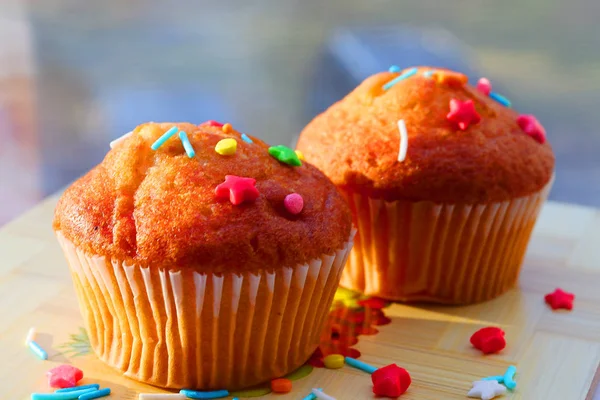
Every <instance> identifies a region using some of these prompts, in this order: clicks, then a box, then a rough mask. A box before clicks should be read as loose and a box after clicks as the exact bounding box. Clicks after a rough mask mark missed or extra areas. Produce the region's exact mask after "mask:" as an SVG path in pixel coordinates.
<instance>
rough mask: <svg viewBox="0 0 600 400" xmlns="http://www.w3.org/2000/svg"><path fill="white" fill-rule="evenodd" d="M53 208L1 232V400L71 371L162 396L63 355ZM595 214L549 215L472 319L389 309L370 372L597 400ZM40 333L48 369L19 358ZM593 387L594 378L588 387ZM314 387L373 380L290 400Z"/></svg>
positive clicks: (26, 356)
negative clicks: (476, 344)
mask: <svg viewBox="0 0 600 400" xmlns="http://www.w3.org/2000/svg"><path fill="white" fill-rule="evenodd" d="M55 202H56V197H53V198H50V199H48V200H46V201H44V202H43V203H41V204H40V205H39V206H37V207H35V208H34V209H32V210H31V211H29V212H27V213H26V214H24V215H23V216H21V217H20V218H18V219H16V220H14V221H13V222H11V223H9V224H7V225H6V226H5V227H4V228H2V229H1V230H0V254H1V255H2V262H1V263H0V293H1V295H0V321H2V322H1V324H0V354H3V358H2V362H1V363H0V377H1V381H2V385H1V386H0V395H1V396H0V397H1V398H2V399H11V400H12V399H28V398H29V395H30V393H32V392H47V391H48V387H47V383H46V378H45V372H46V371H47V370H48V369H50V368H51V367H53V366H56V365H59V364H61V363H65V362H70V363H72V364H74V365H75V366H78V367H80V368H81V369H83V370H84V372H85V374H86V378H85V382H98V383H100V384H101V385H103V386H108V387H111V388H112V390H113V395H112V396H111V398H117V399H124V400H127V399H135V398H137V394H138V393H140V392H160V389H156V388H152V387H150V386H147V385H143V384H140V383H137V382H135V381H132V380H129V379H127V378H125V377H123V376H121V375H120V374H118V373H116V372H114V371H113V370H111V369H110V368H109V367H107V366H105V365H104V364H103V363H102V362H100V361H99V360H97V359H96V357H95V356H93V355H85V356H79V357H78V356H73V355H71V354H61V353H60V351H59V349H58V347H59V346H60V345H61V344H64V343H66V342H68V341H69V340H70V339H69V337H70V335H72V334H76V333H77V332H78V331H79V328H80V327H81V326H82V320H81V317H80V315H79V310H78V305H77V303H76V301H75V294H74V291H73V287H72V283H71V280H70V276H69V272H68V269H67V267H66V262H65V260H64V258H63V256H62V253H61V251H60V249H59V246H58V244H57V242H56V239H55V238H54V236H53V233H52V230H51V226H50V221H51V218H52V212H53V209H54V204H55ZM599 283H600V211H599V210H595V209H591V208H585V207H578V206H571V205H564V204H559V203H548V204H547V205H546V206H545V208H544V210H543V212H542V215H541V217H540V221H539V223H538V224H537V226H536V229H535V233H534V237H533V239H532V241H531V244H530V246H529V250H528V253H527V256H526V259H525V266H524V269H523V273H522V275H521V280H520V284H519V287H518V288H515V289H514V290H512V291H510V292H509V293H507V294H506V295H504V296H502V297H500V298H498V299H496V300H493V301H490V302H487V303H484V304H477V305H473V306H468V307H443V306H414V305H403V304H394V305H392V306H390V307H389V308H387V309H386V315H387V316H389V317H390V318H391V319H392V323H391V324H389V325H386V326H382V327H378V329H379V331H380V332H379V333H378V334H377V335H373V336H361V337H360V341H359V343H358V345H357V346H355V347H356V348H357V349H359V350H360V351H361V352H362V354H363V356H362V359H363V360H364V361H365V362H368V363H370V364H373V365H375V366H383V365H386V364H389V363H393V362H395V363H397V364H399V365H401V366H403V367H404V368H406V369H408V370H409V371H410V373H411V375H412V377H413V384H412V386H411V388H410V390H409V391H408V392H407V393H406V394H405V395H404V396H402V398H403V399H423V400H427V399H431V400H440V399H444V400H446V399H448V400H450V399H464V398H466V393H467V391H468V389H469V388H470V383H471V382H472V381H474V380H477V379H479V378H481V377H484V376H488V375H498V374H501V373H502V372H503V371H504V370H505V369H506V367H507V366H508V365H511V364H514V365H516V366H517V368H518V375H517V381H518V386H517V390H516V391H514V392H513V393H508V394H507V395H505V396H504V398H510V399H526V400H536V399H556V400H566V399H568V400H577V399H585V398H586V396H587V398H589V399H592V398H593V390H592V389H593V387H592V385H593V384H594V385H595V384H596V383H597V381H598V376H599V375H597V373H596V372H597V370H598V366H599V364H600V290H598V287H599ZM557 286H560V287H562V288H563V289H565V290H568V291H572V292H574V293H575V294H576V296H577V297H576V302H575V308H574V309H573V311H572V312H553V311H552V310H550V309H549V308H548V307H547V306H546V305H545V304H544V301H543V295H544V294H545V293H547V292H550V291H552V290H553V289H554V288H555V287H557ZM492 324H493V325H499V326H502V327H503V329H504V330H505V331H506V337H507V341H508V346H507V348H506V349H505V351H503V352H502V353H501V354H498V355H492V356H485V357H484V356H482V355H481V354H480V353H478V352H477V351H476V350H474V349H473V348H472V347H471V346H470V345H469V341H468V339H469V336H470V335H471V334H472V333H473V332H474V331H475V330H476V329H478V328H480V327H483V326H486V325H492ZM31 326H36V327H37V329H38V331H39V332H40V334H39V336H38V340H39V342H40V343H41V344H42V346H43V347H44V348H45V349H47V350H48V353H49V355H50V358H49V360H48V361H40V360H38V359H36V358H35V357H34V356H33V355H32V354H31V353H30V352H29V350H28V349H27V348H26V347H25V346H24V344H23V341H24V339H25V335H26V333H27V330H28V329H29V327H31ZM595 377H596V378H595ZM313 387H321V388H324V390H325V392H326V393H328V394H330V395H332V396H334V397H336V398H338V399H340V400H341V399H357V400H364V399H370V398H373V395H372V393H371V381H370V377H369V376H368V375H366V374H365V373H363V372H361V371H357V370H354V369H351V368H348V367H344V368H343V369H341V370H335V371H331V370H325V369H316V370H315V371H313V373H312V374H310V375H309V376H307V377H305V378H302V379H300V380H298V381H295V382H294V390H293V392H292V393H290V394H287V395H268V396H266V397H265V398H280V399H296V400H297V399H299V398H302V397H304V396H306V395H307V394H308V393H309V392H310V390H311V388H313Z"/></svg>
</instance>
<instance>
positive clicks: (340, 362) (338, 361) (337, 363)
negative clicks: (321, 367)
mask: <svg viewBox="0 0 600 400" xmlns="http://www.w3.org/2000/svg"><path fill="white" fill-rule="evenodd" d="M323 363H324V364H325V368H329V369H339V368H342V367H343V366H344V356H343V355H341V354H330V355H328V356H327V357H325V358H324V359H323Z"/></svg>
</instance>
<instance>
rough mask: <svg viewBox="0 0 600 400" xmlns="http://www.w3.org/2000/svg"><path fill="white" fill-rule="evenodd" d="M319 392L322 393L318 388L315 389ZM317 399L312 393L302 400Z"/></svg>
mask: <svg viewBox="0 0 600 400" xmlns="http://www.w3.org/2000/svg"><path fill="white" fill-rule="evenodd" d="M317 390H318V391H319V392H322V391H323V389H321V388H318V389H317ZM316 398H317V396H316V395H315V394H314V393H311V394H309V395H308V396H306V397H305V398H303V399H302V400H315V399H316Z"/></svg>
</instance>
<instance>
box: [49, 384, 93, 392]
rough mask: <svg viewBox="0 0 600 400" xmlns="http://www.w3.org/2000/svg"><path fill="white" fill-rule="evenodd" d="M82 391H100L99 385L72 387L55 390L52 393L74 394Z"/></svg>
mask: <svg viewBox="0 0 600 400" xmlns="http://www.w3.org/2000/svg"><path fill="white" fill-rule="evenodd" d="M83 389H94V390H98V389H100V385H98V384H97V383H92V384H89V385H81V386H73V387H70V388H63V389H57V390H55V391H54V393H64V392H74V391H75V390H83Z"/></svg>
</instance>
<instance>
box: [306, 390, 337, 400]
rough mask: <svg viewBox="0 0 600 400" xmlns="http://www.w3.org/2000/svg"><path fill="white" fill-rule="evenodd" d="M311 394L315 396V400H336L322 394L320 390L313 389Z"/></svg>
mask: <svg viewBox="0 0 600 400" xmlns="http://www.w3.org/2000/svg"><path fill="white" fill-rule="evenodd" d="M312 393H313V394H314V395H315V397H316V398H317V399H321V400H336V399H335V397H333V396H330V395H328V394H327V393H325V392H323V391H322V390H320V389H316V388H315V389H313V390H312Z"/></svg>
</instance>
